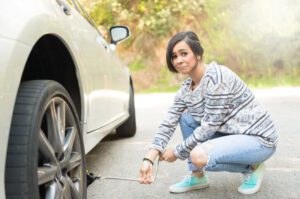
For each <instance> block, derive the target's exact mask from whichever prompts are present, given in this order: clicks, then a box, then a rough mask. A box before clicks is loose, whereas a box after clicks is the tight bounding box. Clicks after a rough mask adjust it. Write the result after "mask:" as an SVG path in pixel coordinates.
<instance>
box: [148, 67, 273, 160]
mask: <svg viewBox="0 0 300 199" xmlns="http://www.w3.org/2000/svg"><path fill="white" fill-rule="evenodd" d="M191 85H192V80H191V79H190V78H188V79H186V80H185V81H184V82H183V84H182V86H181V89H180V90H179V91H178V92H177V94H176V96H175V100H174V103H173V105H172V106H171V107H170V108H169V111H168V113H167V116H166V118H165V119H164V121H163V122H162V123H161V125H160V126H159V128H158V132H157V133H156V134H155V136H154V140H153V143H152V145H151V147H150V148H152V149H156V150H158V151H160V152H163V151H164V149H165V148H166V146H167V144H168V142H169V140H170V139H171V137H172V135H173V133H174V131H175V129H176V126H177V124H178V121H179V118H180V116H181V113H182V112H183V111H185V110H187V111H188V112H189V113H190V114H191V115H192V116H193V117H194V119H195V120H196V121H198V122H199V123H200V124H201V125H200V126H199V127H198V128H196V129H195V130H194V132H193V134H192V135H191V136H190V137H188V138H187V139H186V140H184V141H183V142H182V143H181V144H179V145H177V146H176V147H175V148H174V153H175V156H176V157H177V158H179V159H182V160H183V159H186V158H188V157H189V154H190V152H191V150H192V149H193V148H194V147H195V146H196V145H197V144H198V143H201V142H205V141H207V140H208V139H209V137H211V136H212V135H213V134H214V133H215V132H220V133H224V134H245V135H252V136H257V137H258V138H259V139H260V140H261V142H262V143H263V144H264V145H266V146H268V147H272V146H275V145H276V144H277V141H278V137H277V133H276V130H275V127H274V124H273V121H272V119H271V118H270V115H269V114H268V112H267V111H266V109H265V108H264V107H263V106H262V105H261V104H259V103H258V102H257V101H256V99H255V97H254V95H253V93H252V91H251V90H250V89H249V88H248V87H247V86H246V85H245V83H244V82H243V81H242V80H241V79H240V78H239V77H238V76H237V75H236V74H235V73H234V72H233V71H231V70H230V69H229V68H227V67H225V66H222V65H218V64H217V63H216V62H212V63H210V64H209V65H208V66H207V68H206V71H205V74H204V75H203V77H202V80H201V82H200V84H199V85H198V87H197V88H195V89H194V90H191Z"/></svg>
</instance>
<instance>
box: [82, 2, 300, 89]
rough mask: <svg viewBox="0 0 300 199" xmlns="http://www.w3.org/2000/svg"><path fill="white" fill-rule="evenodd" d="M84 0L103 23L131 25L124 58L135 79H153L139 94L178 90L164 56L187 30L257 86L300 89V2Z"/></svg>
mask: <svg viewBox="0 0 300 199" xmlns="http://www.w3.org/2000/svg"><path fill="white" fill-rule="evenodd" d="M84 1H85V2H86V3H87V5H90V6H89V7H90V9H89V10H88V11H89V12H90V14H91V16H92V18H93V19H94V20H95V22H96V24H97V25H99V26H100V25H101V26H105V27H107V28H108V27H109V26H111V25H116V24H122V25H127V26H129V27H130V29H131V32H132V36H131V38H130V39H129V40H127V41H126V42H125V43H123V44H122V49H121V51H122V52H121V53H120V55H123V56H124V57H126V60H127V61H128V65H129V68H130V69H131V71H132V76H133V79H134V80H135V79H138V81H143V79H145V78H148V81H145V82H142V83H141V84H138V85H136V88H137V89H138V90H142V89H144V90H147V91H161V90H163V91H166V90H171V91H172V90H173V89H174V88H178V86H179V85H180V82H181V81H182V80H181V79H178V78H176V75H175V76H174V74H172V73H170V72H169V71H168V70H167V68H166V66H165V62H164V56H165V55H164V54H163V53H162V52H165V51H164V49H165V48H166V44H167V41H168V40H169V38H170V36H171V35H173V34H174V33H175V32H178V31H185V30H192V31H195V32H196V33H197V34H198V35H199V37H200V40H201V43H202V45H203V47H204V49H205V53H204V58H205V61H206V62H208V63H209V62H210V61H212V60H215V61H217V62H218V63H221V64H223V65H226V66H228V67H230V68H231V69H232V70H233V71H235V72H236V73H237V74H238V75H239V76H241V78H242V79H244V80H245V81H246V82H247V83H249V84H250V85H252V86H256V87H261V86H269V85H274V86H277V85H300V80H299V79H300V78H299V75H300V48H299V46H300V36H299V32H300V21H299V17H300V14H299V13H300V1H295V0H285V1H282V0H273V1H272V0H264V1H261V0H226V1H224V0H84ZM263 4H264V5H265V6H266V7H265V8H264V9H261V8H260V7H259V6H261V5H263ZM276 6H277V7H276ZM279 9H280V11H278V10H279ZM272 10H273V11H272ZM272 12H274V13H272ZM282 13H283V14H284V15H281V16H282V17H278V15H279V14H282ZM297 13H298V14H297ZM272 14H273V15H272ZM268 15H270V16H271V17H270V16H269V18H270V19H267V18H268ZM288 16H289V17H288ZM272 17H273V18H276V20H277V21H272V20H275V19H273V18H272ZM274 22H276V23H274ZM268 23H270V24H272V25H270V24H268ZM269 26H270V27H269ZM268 28H269V29H268ZM143 72H144V73H147V74H149V75H147V76H145V77H136V75H141V74H144V73H143ZM149 82H151V83H149ZM140 85H142V86H140Z"/></svg>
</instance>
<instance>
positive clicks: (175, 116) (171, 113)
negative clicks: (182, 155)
mask: <svg viewBox="0 0 300 199" xmlns="http://www.w3.org/2000/svg"><path fill="white" fill-rule="evenodd" d="M183 95H184V92H183V89H181V90H179V91H178V92H177V94H176V96H175V99H174V102H173V105H172V106H171V107H170V108H169V110H168V113H167V115H166V117H165V119H164V120H163V122H162V123H161V124H160V126H159V128H158V131H157V133H156V134H155V136H154V140H153V142H152V144H151V146H150V148H151V149H156V150H158V151H160V152H161V153H162V152H163V151H164V149H165V148H166V146H167V144H168V143H169V141H170V139H171V137H172V135H173V133H174V131H175V129H176V126H177V124H178V121H179V118H180V115H181V114H182V112H183V111H184V110H185V109H186V105H185V103H184V100H183V99H182V97H183Z"/></svg>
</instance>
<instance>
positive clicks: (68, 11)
mask: <svg viewBox="0 0 300 199" xmlns="http://www.w3.org/2000/svg"><path fill="white" fill-rule="evenodd" d="M56 2H57V4H58V5H59V7H60V8H61V9H62V11H63V12H64V13H65V14H66V15H71V8H70V6H69V5H68V4H67V3H66V2H64V1H63V0H56Z"/></svg>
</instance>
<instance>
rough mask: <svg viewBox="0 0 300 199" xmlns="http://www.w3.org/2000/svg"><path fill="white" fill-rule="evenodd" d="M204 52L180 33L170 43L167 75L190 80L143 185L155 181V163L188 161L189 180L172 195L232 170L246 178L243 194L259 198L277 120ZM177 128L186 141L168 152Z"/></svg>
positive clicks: (149, 157)
mask: <svg viewBox="0 0 300 199" xmlns="http://www.w3.org/2000/svg"><path fill="white" fill-rule="evenodd" d="M203 51H204V50H203V48H202V46H201V44H200V41H199V39H198V37H197V35H196V34H195V33H194V32H190V31H189V32H180V33H178V34H176V35H175V36H174V37H173V38H172V39H171V40H170V41H169V44H168V47H167V53H166V58H167V65H168V68H169V70H170V71H171V72H174V73H181V74H184V75H188V76H189V78H187V79H186V80H185V81H184V82H183V84H182V86H181V88H180V90H179V91H178V92H177V94H176V96H175V99H174V102H173V105H172V106H171V107H170V109H169V111H168V114H167V116H166V118H165V120H164V121H163V122H162V123H161V125H160V126H159V129H158V131H157V133H156V134H155V136H154V140H153V143H152V145H151V147H150V149H149V151H148V153H147V154H146V156H145V158H144V159H143V164H142V166H141V169H140V183H142V184H150V183H151V182H152V167H153V162H154V161H155V159H156V158H160V160H161V161H167V162H174V161H175V160H177V159H181V160H185V159H188V168H189V170H190V171H191V175H190V176H188V177H185V178H184V179H183V180H182V181H180V182H178V183H176V184H174V185H171V186H170V187H169V190H170V192H173V193H181V192H186V191H189V190H193V189H201V188H205V187H208V185H209V182H208V178H207V176H206V175H205V173H204V171H229V172H237V173H242V174H244V176H245V180H244V182H243V183H242V184H241V185H240V187H239V188H238V191H239V192H240V193H242V194H252V193H255V192H257V191H258V190H259V188H260V186H261V183H262V178H263V170H264V161H266V160H267V159H268V158H270V157H271V156H272V155H273V153H274V152H275V150H276V144H277V142H278V137H277V133H276V130H275V128H274V124H273V121H272V119H271V118H270V115H269V113H268V112H267V111H266V109H265V108H264V107H263V106H262V105H261V104H259V103H258V102H257V101H256V99H255V96H254V95H253V93H252V91H251V90H250V89H249V88H248V87H247V86H246V85H245V83H244V82H243V81H242V80H241V79H240V78H239V77H238V76H237V75H236V74H235V73H234V72H232V71H231V70H230V69H229V68H227V67H225V66H222V65H219V64H217V63H216V62H212V63H210V64H205V63H204V62H203ZM178 123H179V124H180V127H181V132H182V135H183V139H184V140H183V142H182V143H180V144H178V145H177V146H176V147H175V148H166V147H167V144H168V142H169V140H170V138H171V137H172V135H173V133H174V131H175V128H176V126H177V124H178Z"/></svg>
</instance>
